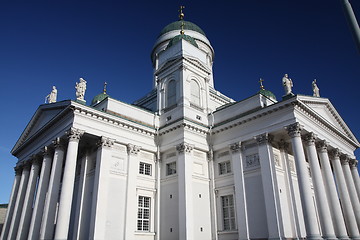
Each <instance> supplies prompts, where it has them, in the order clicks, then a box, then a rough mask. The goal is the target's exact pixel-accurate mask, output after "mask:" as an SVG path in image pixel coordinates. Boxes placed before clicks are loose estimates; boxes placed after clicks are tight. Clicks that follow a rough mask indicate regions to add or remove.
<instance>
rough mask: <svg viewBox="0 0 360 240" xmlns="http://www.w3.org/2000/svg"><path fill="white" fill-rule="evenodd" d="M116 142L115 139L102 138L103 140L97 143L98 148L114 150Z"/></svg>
mask: <svg viewBox="0 0 360 240" xmlns="http://www.w3.org/2000/svg"><path fill="white" fill-rule="evenodd" d="M114 142H115V140H114V139H111V138H107V137H104V136H101V138H100V139H99V141H98V142H97V146H98V147H102V148H112V147H113V146H114Z"/></svg>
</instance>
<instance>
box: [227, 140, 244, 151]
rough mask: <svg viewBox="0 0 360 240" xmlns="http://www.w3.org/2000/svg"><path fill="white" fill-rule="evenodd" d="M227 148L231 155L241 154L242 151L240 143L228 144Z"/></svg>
mask: <svg viewBox="0 0 360 240" xmlns="http://www.w3.org/2000/svg"><path fill="white" fill-rule="evenodd" d="M229 148H230V151H231V152H232V153H236V152H241V151H242V146H241V142H236V143H233V144H230V145H229Z"/></svg>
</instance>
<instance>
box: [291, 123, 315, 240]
mask: <svg viewBox="0 0 360 240" xmlns="http://www.w3.org/2000/svg"><path fill="white" fill-rule="evenodd" d="M286 129H287V131H288V133H289V136H290V137H291V145H292V150H293V153H294V158H295V164H296V171H297V177H298V184H299V190H300V198H301V204H302V208H303V214H304V221H305V228H306V235H307V236H306V238H307V239H322V238H321V236H320V230H319V228H318V223H317V219H316V212H315V211H316V210H315V206H314V203H313V199H312V193H311V187H310V179H309V174H308V168H307V166H306V160H305V154H304V150H303V144H302V141H301V127H300V124H299V123H294V124H291V125H289V126H287V127H286Z"/></svg>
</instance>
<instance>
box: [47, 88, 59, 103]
mask: <svg viewBox="0 0 360 240" xmlns="http://www.w3.org/2000/svg"><path fill="white" fill-rule="evenodd" d="M56 97H57V89H56V87H55V86H53V87H52V90H51V93H49V94H48V95H47V96H46V97H45V103H55V102H56Z"/></svg>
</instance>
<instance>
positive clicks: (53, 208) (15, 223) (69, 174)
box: [0, 128, 113, 240]
mask: <svg viewBox="0 0 360 240" xmlns="http://www.w3.org/2000/svg"><path fill="white" fill-rule="evenodd" d="M66 134H67V137H68V142H67V147H66V144H65V143H64V140H63V139H60V138H57V139H55V140H54V141H53V142H52V147H51V148H50V147H48V146H46V147H44V148H43V149H42V152H41V157H40V158H39V155H36V156H35V155H34V156H32V157H31V158H30V159H29V160H28V161H23V162H21V163H20V164H18V165H17V166H16V167H15V179H14V183H13V189H12V193H11V196H10V201H9V206H8V211H7V214H6V218H5V223H4V226H3V231H2V234H1V238H0V239H1V240H6V239H8V240H13V239H16V240H22V239H31V240H39V239H58V240H60V239H61V240H65V239H68V234H69V225H70V217H71V210H72V201H73V197H77V196H73V190H74V183H75V175H76V172H75V171H76V164H77V159H78V149H79V141H80V138H81V137H82V135H83V134H84V131H81V130H79V129H75V128H71V129H70V130H69V131H67V132H66ZM99 143H100V144H99V145H98V151H100V152H105V151H106V148H108V147H111V146H112V145H113V141H112V140H109V139H107V138H104V137H103V138H101V139H100V141H99ZM65 148H66V150H65ZM65 153H66V156H65ZM102 155H103V154H98V155H97V159H96V162H100V160H101V159H98V158H101V157H102ZM63 165H64V167H63ZM81 168H83V166H81ZM40 169H41V170H40ZM99 171H100V168H99V167H97V168H96V170H95V172H96V173H97V174H95V178H99V175H100V173H99ZM97 182H98V179H94V183H97ZM36 186H37V187H36ZM98 187H99V185H98V184H94V188H98ZM94 190H95V191H96V189H94ZM96 200H97V201H99V198H98V197H97V196H96ZM93 203H94V204H93V206H92V207H91V219H93V220H94V221H95V220H96V219H97V218H98V216H97V211H96V209H97V204H96V201H93Z"/></svg>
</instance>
